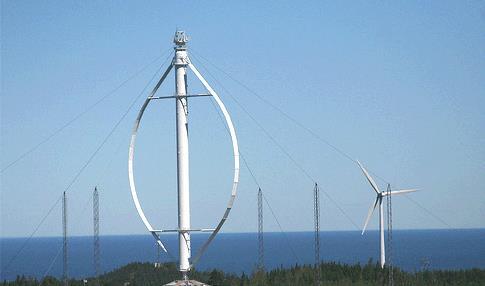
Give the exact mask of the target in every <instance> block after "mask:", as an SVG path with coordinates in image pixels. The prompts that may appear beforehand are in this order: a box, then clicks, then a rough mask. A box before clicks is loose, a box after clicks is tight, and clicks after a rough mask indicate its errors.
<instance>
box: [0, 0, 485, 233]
mask: <svg viewBox="0 0 485 286" xmlns="http://www.w3.org/2000/svg"><path fill="white" fill-rule="evenodd" d="M1 3H2V7H1V9H2V11H1V13H2V17H1V19H2V20H1V21H2V22H1V44H2V48H1V65H2V66H1V67H2V71H1V80H2V89H1V94H2V96H1V140H2V143H1V166H2V168H4V167H5V166H6V165H7V164H9V163H10V162H11V161H12V160H15V159H16V158H17V157H18V156H19V155H20V154H22V153H23V152H25V151H26V150H28V149H29V148H30V147H32V146H34V145H35V144H36V143H38V142H39V141H41V140H43V139H44V138H46V137H47V136H48V135H49V134H50V133H51V132H53V131H54V130H55V129H57V128H59V127H60V126H62V125H63V124H64V123H65V122H67V121H69V120H70V119H71V118H72V117H73V116H75V115H76V114H78V113H79V112H81V111H82V110H84V109H85V108H87V107H88V106H90V105H91V104H92V103H94V102H96V101H97V100H98V99H99V98H101V97H102V96H104V95H105V94H107V93H108V92H109V91H110V90H112V89H113V88H115V87H116V86H118V85H119V84H120V83H121V82H123V81H124V80H126V79H127V78H129V77H130V76H131V75H132V74H133V73H135V72H136V71H137V70H139V69H140V68H141V67H143V66H145V65H147V64H148V63H149V62H151V61H153V60H154V59H156V58H157V57H159V56H160V55H162V54H163V53H164V51H166V50H167V49H169V48H170V47H171V46H172V36H173V34H174V31H175V29H176V28H177V27H180V28H183V29H184V30H186V31H187V33H188V34H189V35H190V37H191V41H190V43H189V46H190V48H191V49H192V50H193V51H194V52H195V56H196V55H197V54H200V55H202V56H204V57H205V58H207V59H208V60H209V61H210V62H211V63H213V64H215V65H217V66H219V67H220V68H222V69H223V70H224V71H226V72H228V73H229V74H231V75H232V76H233V77H235V78H237V79H238V80H240V81H241V82H244V83H245V84H247V85H248V86H249V87H251V88H252V89H253V90H255V91H257V92H258V93H259V94H260V95H261V96H263V97H265V98H266V99H267V100H269V101H271V102H272V103H273V104H274V105H275V106H278V107H279V108H281V109H283V110H285V111H286V112H287V113H288V114H290V115H291V116H293V117H294V118H297V119H298V120H299V121H300V122H302V123H303V124H305V126H307V127H308V128H310V129H312V130H313V131H314V132H316V133H318V134H319V135H320V136H321V137H323V138H325V139H326V140H328V141H330V142H331V143H332V144H334V145H336V146H338V147H339V148H341V149H342V150H344V151H345V152H346V153H348V154H349V155H350V156H351V157H352V158H355V159H359V160H361V161H362V162H363V163H364V164H365V165H366V166H367V167H368V168H369V169H370V170H372V171H373V172H374V173H376V174H378V175H379V176H380V177H382V178H385V180H387V181H389V182H391V183H392V184H393V186H395V187H396V188H400V187H403V188H405V187H417V188H420V189H421V191H420V192H419V193H415V194H412V195H410V197H412V198H413V199H414V200H416V201H418V202H419V203H420V204H421V205H422V206H424V207H425V208H426V209H428V210H429V211H430V212H432V213H433V214H434V215H435V216H437V217H439V218H441V219H442V220H444V221H446V222H447V224H449V226H451V227H455V228H474V227H485V224H484V222H485V199H484V197H485V196H484V191H485V176H484V173H485V172H484V171H485V112H484V111H485V32H484V27H485V5H484V4H483V2H481V1H451V2H449V1H436V2H434V3H429V2H423V1H402V2H393V3H386V2H382V1H376V2H367V1H365V2H356V1H349V2H345V1H328V2H325V1H305V3H304V4H302V3H300V2H296V1H291V2H285V1H273V2H270V1H239V2H233V1H231V2H229V1H210V2H209V1H204V2H202V1H170V2H168V1H165V2H162V1H152V2H150V1H142V2H130V3H126V2H119V1H96V2H95V1H89V2H86V1H75V2H72V1H42V2H38V1H30V2H29V1H2V2H1ZM164 58H165V57H164ZM193 59H194V62H195V64H196V65H197V66H199V67H200V69H201V70H202V71H203V72H204V73H205V74H206V77H207V79H208V80H209V82H211V83H213V85H214V87H215V89H216V90H218V91H219V93H220V95H221V97H222V98H223V100H224V101H225V102H226V104H227V107H228V109H229V111H230V112H231V113H232V115H233V118H234V122H235V125H236V129H237V132H238V135H239V139H240V145H241V149H242V152H243V154H245V156H246V159H247V161H248V163H249V165H250V167H251V168H252V169H253V172H254V174H255V175H256V177H257V179H258V181H259V182H260V184H261V186H262V188H263V190H264V192H265V194H266V196H267V198H268V200H269V202H270V203H271V205H272V207H273V209H274V211H275V213H276V214H277V215H278V218H279V220H280V221H281V224H282V226H283V228H285V229H286V230H288V231H301V230H311V229H312V227H313V213H312V212H313V211H312V188H313V183H312V181H311V180H309V179H308V178H307V177H305V175H303V174H302V173H301V172H300V170H299V169H298V168H296V167H295V166H294V165H293V164H292V163H291V161H290V160H288V158H287V157H286V156H285V155H284V154H283V153H282V152H280V150H279V149H278V148H277V147H275V146H274V145H273V144H272V141H271V140H270V139H268V138H267V137H266V136H265V134H264V133H263V132H261V130H260V129H258V127H257V125H255V124H254V123H253V122H252V121H251V120H250V119H249V117H248V116H247V115H246V114H245V113H244V112H243V111H242V110H241V109H240V108H239V106H238V105H237V104H235V102H234V100H233V99H232V98H231V96H230V95H229V94H228V92H229V93H230V94H231V95H232V96H234V97H236V98H238V100H239V101H240V102H241V103H242V105H243V106H244V107H245V108H247V109H248V110H249V111H250V112H251V114H252V115H253V116H254V117H255V118H256V119H257V120H258V121H259V122H260V123H261V124H262V125H263V126H264V127H265V128H266V129H267V130H268V131H269V132H270V133H271V135H272V136H274V138H275V139H276V140H278V142H280V143H281V145H283V146H284V148H285V149H286V150H287V151H288V152H289V153H290V154H291V155H292V156H293V157H294V159H295V160H296V161H297V162H298V163H299V164H301V166H303V168H304V169H305V170H307V172H308V173H309V174H310V176H311V177H313V178H315V180H317V181H318V182H319V184H320V185H321V188H322V190H324V191H326V192H328V193H329V194H330V195H331V196H332V197H333V198H334V199H335V201H337V202H338V203H339V205H340V206H341V207H342V208H343V209H344V210H345V211H346V212H347V213H348V215H349V216H350V218H351V219H352V220H353V221H355V222H356V223H357V224H358V225H359V226H361V225H362V224H363V221H364V218H365V215H366V214H367V210H368V207H369V206H370V204H371V203H372V201H373V199H374V193H373V191H372V190H371V189H370V186H369V185H368V184H367V182H366V181H365V179H364V177H363V176H362V174H361V172H360V170H359V169H358V167H357V166H356V165H355V164H354V163H352V162H351V161H350V160H348V159H346V158H345V157H343V156H341V155H340V154H338V153H336V152H335V151H334V150H332V149H331V148H329V147H328V146H326V145H324V144H321V142H319V141H318V140H315V138H314V137H312V136H310V135H309V134H308V133H307V132H306V131H304V130H302V129H301V128H300V127H298V126H296V125H294V124H293V123H292V122H291V121H288V120H287V119H286V118H285V117H283V116H282V115H281V114H280V113H278V112H276V111H275V110H273V109H271V108H269V107H268V106H267V105H265V104H264V103H262V102H261V101H259V100H258V99H257V98H256V97H254V96H253V95H251V94H250V93H248V92H247V91H246V90H245V89H243V88H241V86H239V85H237V84H236V83H235V82H234V81H231V80H230V79H229V78H227V77H226V76H225V75H224V74H223V73H221V72H219V71H218V70H217V69H215V68H214V67H213V66H211V65H210V64H207V63H206V62H203V61H200V60H198V61H197V58H196V57H195V58H193ZM162 61H163V59H160V60H158V61H157V62H156V63H153V64H152V65H150V66H149V67H148V68H147V69H146V70H145V71H144V72H142V73H141V74H140V75H138V76H137V77H136V78H134V79H132V80H131V81H129V82H128V83H127V84H126V85H125V86H123V87H122V88H120V89H119V90H118V91H117V92H116V94H115V95H113V96H110V97H108V98H107V99H106V100H105V101H103V102H102V103H101V104H100V105H99V106H97V107H96V108H95V109H93V110H92V111H90V112H89V113H87V114H86V115H85V116H83V117H82V118H81V119H79V120H78V121H76V122H75V123H74V124H72V125H70V126H69V127H68V128H67V129H65V130H64V131H63V132H61V133H60V134H59V135H58V136H56V137H54V138H53V139H52V140H50V141H49V142H48V143H46V144H44V145H42V146H41V147H40V148H39V149H37V150H36V151H35V152H33V153H32V154H30V155H28V156H27V157H25V158H24V159H23V160H21V161H19V162H18V163H16V164H15V165H13V166H12V167H10V168H9V169H7V170H6V171H4V172H3V173H2V177H1V205H0V208H1V236H2V237H8V236H26V235H29V234H30V232H31V231H32V230H33V229H34V227H35V226H36V224H37V223H38V221H39V220H40V218H41V217H42V216H43V215H44V214H45V213H46V212H47V210H48V209H49V207H50V206H51V205H52V204H53V203H54V201H55V200H56V199H57V198H58V197H59V195H60V194H61V192H62V191H63V190H64V189H65V188H66V186H67V185H68V184H69V182H70V180H71V179H72V178H73V176H74V175H75V173H76V172H77V170H79V168H80V167H81V166H82V165H83V164H84V162H86V160H87V159H88V158H89V156H90V155H91V154H92V152H93V151H94V150H95V149H96V148H97V146H98V145H99V144H100V142H101V141H102V140H103V138H104V136H106V134H107V133H108V132H109V130H110V129H111V128H112V126H113V125H114V124H115V122H116V121H117V120H118V119H119V118H120V116H121V115H122V114H123V112H124V111H125V110H126V108H127V107H128V106H129V104H130V102H131V101H132V100H133V99H134V98H135V97H136V95H137V94H138V93H139V92H140V91H141V90H142V89H143V87H144V86H145V85H146V83H147V82H148V81H149V80H150V78H151V77H152V75H153V74H154V73H155V71H156V70H157V68H158V67H159V66H160V64H161V62H162ZM206 69H207V70H208V71H209V72H210V73H211V74H212V75H213V76H214V77H215V78H216V79H217V80H218V81H219V82H220V83H222V86H221V85H220V84H218V83H217V82H216V81H215V80H214V79H213V78H212V77H211V76H210V75H209V74H208V73H207V72H205V70H206ZM189 81H190V82H189V89H190V90H191V91H193V92H200V91H202V89H201V86H200V84H198V83H196V81H195V78H194V77H193V76H191V77H189ZM152 86H153V83H152V84H151V85H150V87H152ZM172 92H173V79H172V78H170V80H168V81H167V83H166V84H165V86H164V88H163V89H162V91H161V94H165V95H166V94H171V93H172ZM144 96H145V95H144ZM141 103H142V102H141V101H138V102H137V103H136V105H135V108H134V109H133V110H131V112H130V113H129V114H128V115H127V117H126V119H125V120H123V121H122V123H121V124H120V126H119V127H118V129H116V132H115V133H114V134H113V136H112V137H110V139H109V141H108V142H107V144H106V145H105V146H104V147H103V149H102V150H101V152H100V153H99V154H98V156H97V157H96V158H95V160H94V161H93V162H92V163H91V164H90V165H89V167H88V168H87V169H86V171H85V172H84V173H83V174H82V175H81V176H80V178H79V180H78V181H77V182H76V183H75V184H74V185H73V186H72V187H71V188H70V190H69V211H70V212H69V216H70V217H69V219H70V232H71V233H72V234H74V235H87V234H90V233H91V231H92V226H91V222H92V218H91V209H90V208H91V205H90V202H89V199H90V197H91V192H92V189H93V187H94V186H95V185H98V186H99V188H100V190H101V223H102V225H101V232H102V234H139V233H145V229H144V226H143V224H142V223H141V221H140V219H139V218H138V216H137V215H136V212H135V209H134V206H133V203H132V201H131V197H130V194H129V186H128V179H127V162H126V161H127V152H128V143H129V134H130V131H131V126H132V124H133V121H134V119H135V116H136V112H137V111H138V109H139V107H140V106H141ZM173 107H174V104H173V102H169V101H165V102H156V103H155V104H153V105H152V106H151V107H150V109H149V110H148V111H147V115H146V117H145V118H144V121H143V127H142V130H141V131H140V140H139V142H138V146H137V147H138V150H137V158H136V168H137V169H136V170H137V173H136V176H137V181H138V188H139V193H140V199H141V201H142V203H143V205H144V206H145V208H146V212H147V215H148V216H149V218H150V219H151V220H152V221H153V224H154V225H156V226H157V227H160V228H173V227H175V226H176V208H175V205H176V203H175V202H176V189H175V177H174V176H175V153H174V148H175V139H174V126H175V122H174V108H173ZM190 108H191V113H190V124H191V127H190V130H191V134H190V136H191V142H190V143H191V149H190V152H191V175H192V177H191V201H192V215H193V219H192V224H193V226H194V227H210V226H213V225H214V224H215V222H216V221H217V219H218V218H219V217H220V216H221V215H222V212H223V209H224V207H225V203H226V201H227V199H228V196H229V192H230V183H231V182H230V181H231V164H232V163H231V158H230V157H229V156H230V145H229V143H230V142H229V138H228V137H227V134H226V131H225V129H224V127H223V125H222V124H221V122H220V121H219V118H218V116H217V114H216V113H215V112H214V109H213V107H212V105H211V104H210V102H209V101H208V100H207V99H193V100H191V105H190ZM242 169H243V170H242V174H241V184H240V189H239V197H238V199H237V201H236V204H235V208H234V212H233V213H232V214H231V216H230V219H229V221H228V222H227V225H226V226H225V227H224V231H231V232H253V231H256V230H257V214H256V192H257V186H256V185H255V184H254V182H253V181H252V179H251V177H250V175H249V173H248V171H247V170H246V169H245V168H244V166H243V168H242ZM378 183H379V184H380V185H381V187H382V188H384V187H385V186H384V182H383V181H381V180H378ZM393 210H394V216H393V218H394V228H398V229H404V228H443V227H448V226H447V225H446V224H444V223H442V222H441V221H439V220H438V219H436V218H434V217H433V216H431V215H430V214H429V213H426V212H425V211H423V210H422V209H421V208H420V207H418V206H417V205H416V204H414V203H413V202H412V201H410V200H409V199H407V198H406V197H395V199H394V200H393ZM60 213H61V209H60V205H58V206H57V207H56V208H55V209H54V210H53V212H52V214H51V215H50V216H49V217H48V218H47V219H46V221H45V223H44V224H43V225H42V226H41V228H40V229H39V231H38V233H37V235H41V236H56V235H60V234H61V216H60ZM376 226H377V217H374V218H373V219H372V221H371V224H370V228H375V227H376ZM265 227H266V230H268V231H277V230H278V228H277V225H276V223H275V221H274V219H273V218H272V217H271V216H270V213H269V211H268V210H267V208H266V213H265ZM351 229H355V227H354V226H353V225H352V223H350V222H349V220H348V219H346V218H345V217H344V216H343V215H342V214H341V213H340V212H339V210H338V209H337V207H336V206H335V205H334V204H332V203H331V202H330V201H329V200H328V199H327V198H326V197H325V196H324V195H323V194H322V230H351Z"/></svg>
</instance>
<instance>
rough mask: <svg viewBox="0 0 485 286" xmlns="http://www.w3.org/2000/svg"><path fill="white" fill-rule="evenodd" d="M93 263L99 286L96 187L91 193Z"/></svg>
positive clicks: (97, 198) (97, 196) (97, 199)
mask: <svg viewBox="0 0 485 286" xmlns="http://www.w3.org/2000/svg"><path fill="white" fill-rule="evenodd" d="M93 243H94V245H93V262H94V275H95V278H96V285H99V273H100V245H99V193H98V187H94V192H93Z"/></svg>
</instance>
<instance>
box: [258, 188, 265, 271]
mask: <svg viewBox="0 0 485 286" xmlns="http://www.w3.org/2000/svg"><path fill="white" fill-rule="evenodd" d="M258 269H259V270H260V271H264V239H263V192H262V191H261V188H259V190H258Z"/></svg>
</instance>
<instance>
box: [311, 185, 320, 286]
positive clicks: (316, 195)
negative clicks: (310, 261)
mask: <svg viewBox="0 0 485 286" xmlns="http://www.w3.org/2000/svg"><path fill="white" fill-rule="evenodd" d="M313 216H314V221H315V285H320V278H321V269H320V190H319V188H318V184H317V183H315V188H314V189H313Z"/></svg>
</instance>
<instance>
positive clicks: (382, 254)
mask: <svg viewBox="0 0 485 286" xmlns="http://www.w3.org/2000/svg"><path fill="white" fill-rule="evenodd" d="M357 163H358V164H359V167H360V169H361V170H362V172H363V173H364V175H365V177H366V178H367V181H368V182H369V183H370V185H371V186H372V188H373V189H374V191H375V192H376V194H377V196H376V200H375V202H374V204H373V205H371V206H370V209H369V213H368V214H367V218H366V219H365V223H364V228H363V229H362V235H363V234H364V233H365V230H366V228H367V224H368V223H369V220H370V218H371V216H372V214H373V213H374V210H375V209H376V206H377V204H379V238H380V239H379V241H380V242H379V243H380V260H379V261H380V265H381V268H384V264H385V263H386V246H385V242H384V207H383V206H382V198H384V197H385V196H388V195H389V194H390V195H392V196H394V195H399V194H405V193H411V192H415V191H417V190H416V189H410V190H399V191H388V192H381V191H380V190H379V187H378V186H377V184H376V182H375V181H374V179H373V178H372V177H371V176H370V175H369V172H367V170H366V169H365V168H364V166H362V164H361V163H360V162H359V161H357Z"/></svg>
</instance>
